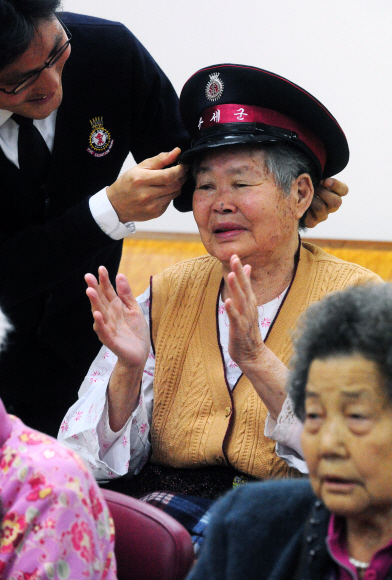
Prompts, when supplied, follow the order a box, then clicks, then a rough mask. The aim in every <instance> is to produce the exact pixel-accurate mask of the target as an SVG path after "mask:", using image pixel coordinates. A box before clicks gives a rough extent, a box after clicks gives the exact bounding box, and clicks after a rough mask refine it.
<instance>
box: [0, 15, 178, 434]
mask: <svg viewBox="0 0 392 580" xmlns="http://www.w3.org/2000/svg"><path fill="white" fill-rule="evenodd" d="M63 21H64V23H65V24H66V26H67V27H68V28H69V29H70V31H71V32H72V35H73V36H72V41H71V48H72V50H71V55H70V57H69V59H68V61H67V62H66V64H65V67H64V73H63V89H64V97H63V102H62V104H61V106H60V108H59V110H58V115H57V121H56V132H55V140H54V148H53V154H52V162H51V168H50V173H49V176H48V179H47V183H46V185H45V187H42V188H41V189H40V190H39V191H32V190H31V186H30V184H29V183H28V181H26V182H24V181H23V180H22V178H21V175H20V172H19V170H18V169H17V168H16V167H15V166H14V165H13V164H12V163H10V162H9V161H8V160H7V159H6V157H5V156H4V154H3V152H2V151H1V150H0V203H1V216H2V219H1V223H0V272H1V277H0V304H1V306H2V308H3V309H4V311H5V312H6V314H7V315H8V316H9V318H10V319H11V321H12V323H13V324H14V326H15V332H14V333H12V334H11V335H10V339H9V343H8V348H7V350H6V351H5V352H4V353H2V355H1V358H0V396H1V397H2V398H3V401H4V403H5V405H6V406H7V407H8V409H9V410H11V411H12V412H15V413H19V414H20V415H21V418H22V419H23V420H24V421H25V422H26V423H28V424H29V425H31V426H33V427H36V428H41V429H42V430H44V431H46V432H49V431H50V432H52V433H55V432H56V430H57V428H58V425H59V421H60V420H61V418H62V416H63V415H64V414H65V412H66V410H67V408H68V406H69V405H70V404H71V403H72V402H74V401H75V399H76V396H77V389H78V387H79V385H80V383H81V381H82V379H83V377H84V375H85V373H86V372H87V370H88V367H89V364H90V363H91V362H92V360H93V358H94V356H95V355H96V354H97V352H98V349H99V346H100V345H99V342H98V339H97V338H96V337H95V333H94V332H93V330H92V317H91V312H90V306H89V302H88V299H87V297H86V295H85V288H86V285H85V282H84V280H83V275H84V274H85V273H86V272H92V273H96V272H97V268H98V266H99V265H100V264H104V265H105V266H106V267H107V268H108V270H109V272H110V276H111V278H112V279H113V278H114V275H115V273H116V272H117V268H118V265H119V261H120V257H121V248H122V242H121V241H120V242H114V241H113V240H111V239H110V238H109V237H108V236H106V235H105V234H104V233H103V232H102V231H101V230H100V228H99V227H98V226H97V224H96V223H95V221H94V220H93V218H92V216H91V213H90V211H89V206H88V199H89V197H90V196H91V195H93V194H94V193H96V192H98V191H100V190H101V189H102V188H104V187H105V186H107V185H110V184H111V183H113V182H114V181H115V179H116V178H117V176H118V174H119V173H120V170H121V167H122V164H123V162H124V160H125V158H126V157H127V155H128V153H129V152H132V154H133V156H134V158H135V160H136V161H137V162H140V161H142V160H143V159H145V158H146V157H151V156H153V155H156V154H157V153H159V152H161V151H170V150H171V149H172V148H173V147H175V146H180V147H184V146H185V145H187V143H188V136H187V134H186V133H185V131H184V129H183V127H182V124H181V121H180V118H179V113H178V99H177V96H176V94H175V91H174V89H173V87H172V86H171V84H170V83H169V81H168V79H167V78H166V77H165V75H164V74H163V72H162V71H161V70H160V68H159V67H158V65H157V64H156V63H155V61H154V60H153V59H152V57H151V56H150V55H149V53H148V52H147V51H146V50H145V49H144V48H143V46H142V45H141V44H140V43H139V42H138V40H137V39H136V38H135V37H134V36H133V35H132V34H131V33H130V32H129V30H127V29H126V28H125V27H124V26H123V25H121V24H119V23H116V22H109V21H105V20H100V19H95V18H91V17H87V16H80V15H76V14H64V15H63ZM96 117H100V118H102V120H103V126H104V128H105V129H106V130H107V131H108V132H109V133H110V138H111V140H112V144H111V148H110V151H109V153H107V154H106V155H103V156H100V157H98V156H94V155H92V154H91V153H89V152H88V151H87V149H88V148H89V137H90V135H91V132H92V126H91V124H90V120H92V119H94V118H96ZM90 149H91V147H90ZM49 423H51V424H52V425H51V426H49Z"/></svg>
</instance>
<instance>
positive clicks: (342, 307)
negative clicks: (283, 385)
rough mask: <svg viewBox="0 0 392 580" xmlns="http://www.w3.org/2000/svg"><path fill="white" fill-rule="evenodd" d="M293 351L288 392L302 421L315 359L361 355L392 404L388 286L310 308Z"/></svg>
mask: <svg viewBox="0 0 392 580" xmlns="http://www.w3.org/2000/svg"><path fill="white" fill-rule="evenodd" d="M294 352H295V354H294V356H293V358H292V361H291V369H292V371H291V374H290V378H289V384H288V390H289V393H290V396H291V399H292V401H293V403H294V410H295V414H296V415H297V416H298V417H299V418H300V419H302V420H303V419H304V409H305V386H306V383H307V380H308V373H309V368H310V366H311V364H312V362H313V361H314V360H315V359H325V358H328V357H331V356H340V355H343V356H344V355H352V354H360V355H362V356H363V357H365V358H367V359H369V360H372V361H375V362H376V363H377V364H378V365H379V368H380V371H381V372H382V373H383V375H384V376H385V378H386V379H387V382H386V391H387V396H388V397H389V399H390V400H391V401H392V284H379V285H374V286H373V285H368V286H362V287H353V288H349V289H348V290H345V291H344V292H339V293H336V294H332V295H331V296H328V297H327V298H325V299H324V300H322V301H321V302H318V303H317V304H314V305H313V306H311V307H310V308H309V309H308V310H307V312H306V314H305V315H304V317H303V318H302V322H301V324H300V326H299V329H298V331H297V333H296V335H295V338H294Z"/></svg>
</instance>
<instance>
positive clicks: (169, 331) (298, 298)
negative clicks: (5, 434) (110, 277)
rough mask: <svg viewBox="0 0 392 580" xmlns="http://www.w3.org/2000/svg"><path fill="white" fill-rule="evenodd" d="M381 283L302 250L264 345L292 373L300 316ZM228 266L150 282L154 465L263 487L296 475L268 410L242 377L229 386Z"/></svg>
mask: <svg viewBox="0 0 392 580" xmlns="http://www.w3.org/2000/svg"><path fill="white" fill-rule="evenodd" d="M379 281H381V279H380V278H379V277H378V276H377V275H376V274H374V273H373V272H370V271H369V270H366V269H365V268H363V267H361V266H358V265H356V264H350V263H348V262H344V261H343V260H340V259H339V258H336V257H334V256H330V255H329V254H326V253H325V252H323V251H322V250H320V249H319V248H317V247H316V246H312V245H311V244H307V243H305V242H303V243H302V244H301V248H300V257H299V263H298V268H297V272H296V274H295V277H294V280H293V283H292V286H291V288H290V291H289V292H288V294H287V295H286V298H285V301H284V303H283V305H282V307H281V310H280V312H279V313H278V316H277V318H276V319H275V322H274V324H273V327H272V329H271V331H270V333H269V335H268V338H267V341H266V344H267V345H268V347H269V348H270V349H271V350H272V351H273V352H274V353H275V354H276V355H277V356H278V357H279V359H280V360H281V361H282V362H283V363H284V364H285V365H288V363H289V360H290V357H291V353H292V346H291V338H290V335H291V333H292V331H293V330H294V328H295V327H296V324H297V321H298V318H299V316H300V315H301V313H302V312H303V311H304V310H305V309H306V308H307V307H308V306H309V305H310V304H311V303H313V302H316V301H318V300H321V298H323V296H325V295H326V294H328V293H329V292H333V291H334V290H342V289H343V288H345V287H347V286H353V285H357V284H363V283H366V282H379ZM221 282H222V265H221V263H220V262H219V261H218V260H217V259H215V258H213V257H211V256H203V257H200V258H195V259H192V260H188V261H186V262H181V263H179V264H176V265H175V266H173V267H172V268H168V269H167V270H165V271H164V272H162V273H161V274H159V275H158V276H154V278H153V280H152V310H151V319H152V327H151V332H152V340H153V345H154V348H155V355H156V366H155V375H154V410H153V418H152V427H151V443H152V458H151V461H152V462H153V463H158V464H163V465H169V466H172V467H188V468H197V467H199V466H205V465H231V466H233V467H234V468H236V469H238V470H239V471H241V472H243V473H246V474H249V475H252V476H254V477H257V478H260V479H266V478H271V477H284V476H288V475H290V474H291V473H292V471H295V470H291V468H290V467H288V465H287V463H286V462H285V461H284V460H282V459H281V458H279V457H278V456H277V455H276V453H275V442H274V441H272V440H271V439H269V438H267V437H265V436H264V423H265V420H266V416H267V409H266V407H265V405H264V403H263V402H262V400H261V399H260V398H259V396H258V395H257V394H256V391H255V390H254V388H253V387H252V384H251V383H250V381H249V380H248V379H247V378H246V377H245V376H243V375H242V376H241V378H240V380H239V381H238V383H237V385H236V387H235V389H234V390H233V392H230V389H229V387H228V385H227V384H226V379H225V373H224V363H223V357H222V354H221V351H220V346H219V341H218V332H219V331H218V323H217V302H218V299H219V291H220V286H221Z"/></svg>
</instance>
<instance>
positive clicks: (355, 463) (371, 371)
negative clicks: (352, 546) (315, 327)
mask: <svg viewBox="0 0 392 580" xmlns="http://www.w3.org/2000/svg"><path fill="white" fill-rule="evenodd" d="M305 412H306V418H305V425H304V431H303V434H302V447H303V451H304V455H305V458H306V461H307V464H308V467H309V473H310V480H311V483H312V486H313V489H314V491H315V493H316V495H317V496H318V497H320V498H321V499H322V500H323V501H324V503H325V505H326V506H327V507H328V509H329V510H331V511H332V512H335V513H336V514H338V515H341V516H345V517H347V518H354V519H355V518H363V517H367V516H372V515H374V514H377V513H386V512H387V511H389V510H391V507H392V477H391V473H392V404H391V402H390V400H389V398H388V397H387V394H386V390H385V378H384V376H383V374H382V373H381V372H380V370H379V368H378V365H377V364H376V363H375V362H373V361H371V360H369V359H366V358H364V357H363V356H361V355H355V356H342V357H330V358H327V359H324V360H314V361H313V363H312V365H311V367H310V369H309V377H308V383H307V385H306V402H305Z"/></svg>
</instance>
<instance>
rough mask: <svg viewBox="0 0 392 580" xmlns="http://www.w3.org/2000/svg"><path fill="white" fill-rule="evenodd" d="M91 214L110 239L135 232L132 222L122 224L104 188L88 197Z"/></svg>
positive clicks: (116, 238)
mask: <svg viewBox="0 0 392 580" xmlns="http://www.w3.org/2000/svg"><path fill="white" fill-rule="evenodd" d="M89 206H90V211H91V215H92V216H93V218H94V220H95V221H96V222H97V225H98V226H99V227H100V228H101V230H102V231H103V232H104V233H105V234H106V235H108V236H109V237H110V238H112V240H122V239H123V238H128V237H129V236H131V235H132V234H134V233H135V232H136V226H135V224H134V222H127V223H126V224H122V223H121V222H120V221H119V219H118V216H117V214H116V211H115V209H114V208H113V206H112V204H111V203H110V201H109V198H108V196H107V193H106V188H105V189H102V190H101V191H99V192H98V193H96V194H95V195H93V196H92V197H90V199H89Z"/></svg>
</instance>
